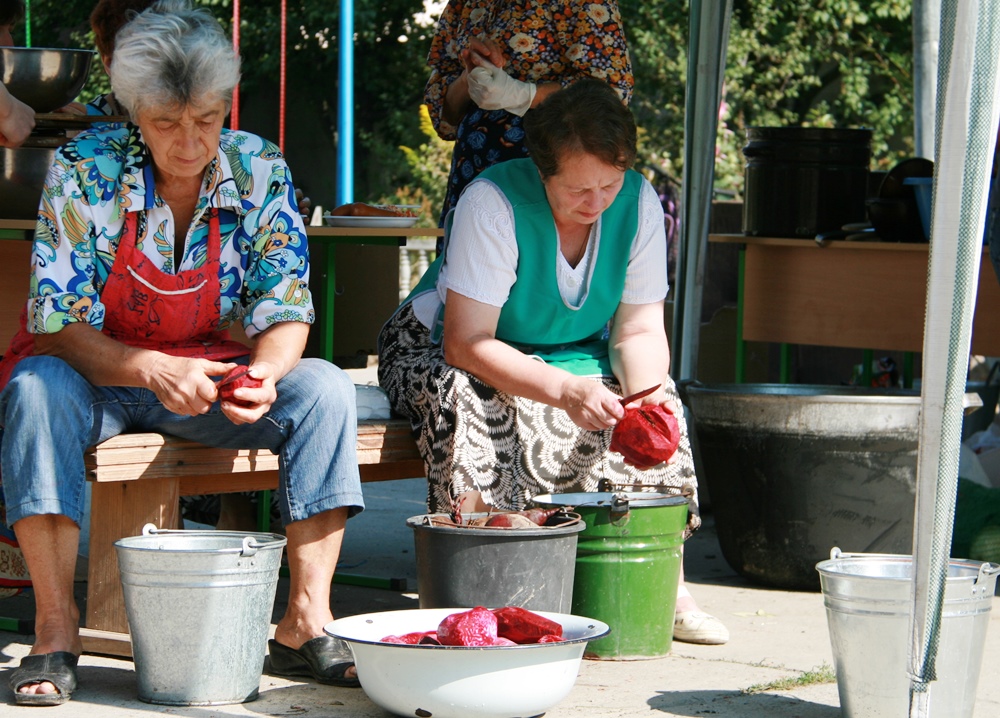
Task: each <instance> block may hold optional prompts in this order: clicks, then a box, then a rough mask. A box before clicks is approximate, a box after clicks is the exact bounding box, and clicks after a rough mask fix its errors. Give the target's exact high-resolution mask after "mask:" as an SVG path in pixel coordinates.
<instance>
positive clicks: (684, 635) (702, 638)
mask: <svg viewBox="0 0 1000 718" xmlns="http://www.w3.org/2000/svg"><path fill="white" fill-rule="evenodd" d="M674 639H675V640H677V641H684V642H685V643H703V644H707V645H718V644H720V643H726V642H727V641H728V640H729V630H728V629H727V628H726V627H725V626H723V625H722V621H720V620H719V619H718V618H716V617H715V616H711V615H709V614H707V613H702V612H701V611H681V612H680V613H677V614H676V615H675V616H674Z"/></svg>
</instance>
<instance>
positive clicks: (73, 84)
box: [0, 47, 94, 113]
mask: <svg viewBox="0 0 1000 718" xmlns="http://www.w3.org/2000/svg"><path fill="white" fill-rule="evenodd" d="M93 57H94V52H93V51H92V50H66V49H60V48H47V47H0V80H2V81H3V84H4V86H5V87H6V88H7V90H8V91H9V92H10V94H12V95H13V96H14V97H16V98H17V99H19V100H20V101H21V102H23V103H25V104H26V105H28V106H30V107H31V109H33V110H34V111H35V112H38V113H45V112H52V111H53V110H57V109H59V108H60V107H62V106H63V105H66V104H68V103H70V102H72V101H73V100H75V99H76V96H77V95H78V94H80V90H81V89H83V85H84V83H86V82H87V73H88V72H89V71H90V62H91V60H92V59H93Z"/></svg>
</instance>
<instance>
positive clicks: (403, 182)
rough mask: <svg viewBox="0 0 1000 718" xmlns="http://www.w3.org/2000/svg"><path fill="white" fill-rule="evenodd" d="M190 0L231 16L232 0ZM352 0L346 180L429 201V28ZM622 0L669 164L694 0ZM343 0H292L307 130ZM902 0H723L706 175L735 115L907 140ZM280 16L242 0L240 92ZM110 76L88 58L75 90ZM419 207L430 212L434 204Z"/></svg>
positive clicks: (42, 10)
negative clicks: (720, 63)
mask: <svg viewBox="0 0 1000 718" xmlns="http://www.w3.org/2000/svg"><path fill="white" fill-rule="evenodd" d="M196 4H199V5H202V6H205V7H208V8H209V9H210V10H211V11H212V12H213V13H214V14H216V16H217V17H219V19H220V21H222V23H223V24H224V25H225V26H226V27H227V28H228V29H231V25H232V12H233V4H232V0H198V2H197V3H196ZM354 6H355V37H356V39H355V43H354V78H355V130H356V138H355V142H356V146H355V157H356V158H358V161H357V162H356V165H357V168H356V177H355V184H356V194H357V196H359V197H380V196H381V197H386V196H396V197H408V198H409V200H411V201H408V202H406V203H424V202H426V203H429V204H431V205H434V204H436V203H439V201H440V200H439V199H438V198H439V197H440V196H442V192H441V186H442V184H443V182H444V177H445V176H446V173H447V170H448V162H449V154H450V153H449V150H448V146H447V145H446V144H445V143H440V142H439V141H438V140H437V137H436V136H431V135H429V134H428V133H427V132H425V131H422V130H421V114H420V105H421V102H422V99H423V88H424V84H425V83H426V79H427V75H428V69H427V67H426V57H427V51H428V48H429V46H430V39H431V35H432V33H433V31H434V28H433V26H431V27H426V28H422V27H418V26H416V24H415V22H414V15H415V14H416V13H417V12H420V11H421V10H422V9H423V2H422V0H355V3H354ZM620 6H621V12H622V18H623V24H624V26H625V31H626V36H627V38H628V42H629V46H630V49H631V55H632V62H633V66H634V70H635V76H636V90H635V95H634V98H633V102H632V109H633V111H634V113H635V115H636V120H637V122H638V124H639V126H640V128H641V133H640V162H641V163H642V164H646V165H652V166H654V167H656V168H658V169H660V170H663V171H665V172H667V173H668V174H669V175H670V176H672V177H673V178H675V179H679V178H680V177H681V174H682V171H683V146H684V106H685V82H686V73H687V45H688V43H687V34H688V13H689V3H688V2H686V1H685V0H658V1H656V2H649V1H647V0H620ZM92 7H93V0H32V3H31V11H32V35H33V44H34V45H35V46H38V47H44V46H50V47H92V46H93V38H92V36H91V35H90V31H89V24H88V22H87V18H88V15H89V13H90V10H91V9H92ZM339 8H340V4H339V2H323V3H320V2H314V1H312V0H288V4H287V9H288V18H287V62H286V72H287V82H288V89H287V93H288V97H289V98H293V97H294V98H302V97H308V98H310V102H315V103H316V106H318V107H320V108H322V113H323V123H324V133H325V135H326V136H325V137H320V138H317V141H318V142H328V143H330V142H334V141H335V138H336V129H337V128H336V117H337V100H338V98H337V68H338V67H339V61H340V58H339V49H338V40H337V38H338V35H339V21H340V17H339ZM910 15H911V0H780V1H779V0H734V6H733V19H732V25H731V32H730V38H729V50H728V56H727V64H726V74H725V95H724V102H723V105H722V107H720V118H721V120H722V122H720V128H719V137H718V146H717V151H716V186H717V187H718V188H720V189H728V190H734V191H736V192H739V190H740V189H741V188H742V181H743V155H742V152H741V147H742V145H743V144H744V142H745V131H746V128H747V127H750V126H754V125H763V126H767V125H790V126H795V125H801V126H814V127H868V128H871V129H872V130H873V155H874V166H875V167H876V168H879V169H887V168H888V167H891V166H892V165H894V164H895V163H896V162H897V161H898V160H899V159H901V158H903V157H906V156H909V155H910V154H911V153H912V152H913V129H912V128H913V90H912V85H913V79H912V30H911V27H910V23H911V17H910ZM279 30H280V3H278V2H266V3H264V2H254V3H250V2H246V1H244V2H242V3H241V18H240V46H241V54H242V56H243V60H244V65H243V82H242V85H241V93H243V94H244V95H247V96H251V95H253V94H254V93H271V92H274V91H275V89H276V86H277V78H278V77H279V72H280V59H281V43H280V31H279ZM22 37H23V34H22ZM105 91H107V79H106V77H105V75H104V73H103V70H102V69H101V66H100V61H99V60H98V61H95V63H94V66H93V70H92V73H91V79H90V81H89V82H88V85H87V86H86V88H85V89H84V91H83V93H82V96H83V97H85V98H87V99H89V98H90V97H93V96H95V95H97V94H100V93H102V92H105ZM274 112H275V115H277V103H275V110H274ZM400 148H404V149H403V150H402V151H401V150H400ZM405 148H416V149H405ZM290 159H294V158H290ZM418 200H419V201H418ZM438 206H439V204H438ZM427 214H429V215H431V216H436V210H435V211H433V212H430V213H427Z"/></svg>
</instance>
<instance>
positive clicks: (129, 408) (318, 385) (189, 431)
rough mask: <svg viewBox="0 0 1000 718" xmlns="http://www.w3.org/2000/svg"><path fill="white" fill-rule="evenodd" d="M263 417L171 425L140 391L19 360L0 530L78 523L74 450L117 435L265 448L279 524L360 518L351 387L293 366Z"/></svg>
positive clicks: (0, 412)
mask: <svg viewBox="0 0 1000 718" xmlns="http://www.w3.org/2000/svg"><path fill="white" fill-rule="evenodd" d="M277 393H278V398H277V399H276V400H275V402H274V404H273V405H272V406H271V410H270V411H269V412H268V413H267V414H266V415H264V416H263V417H262V418H261V419H260V420H258V421H257V422H255V423H253V424H242V425H236V424H233V423H232V422H231V421H230V420H229V419H228V418H227V417H226V416H225V415H224V414H223V413H222V410H221V408H220V407H219V404H218V403H216V404H215V405H213V406H212V408H211V410H210V411H209V412H208V413H207V414H203V415H200V416H194V417H191V416H181V415H179V414H174V413H172V412H170V411H168V410H167V409H165V408H164V407H163V405H162V404H161V403H160V401H159V400H158V399H157V398H156V395H155V394H154V393H153V392H151V391H149V390H148V389H139V388H133V387H120V386H109V387H101V386H93V385H91V384H90V382H88V381H87V380H86V379H84V378H83V377H82V376H81V375H80V374H78V373H77V372H76V371H75V370H74V369H73V368H72V367H70V366H69V365H68V364H67V363H66V362H64V361H63V360H61V359H56V358H55V357H48V356H37V357H28V358H26V359H23V360H22V361H21V362H20V363H18V365H17V367H16V368H15V370H14V373H13V376H12V377H11V379H10V382H9V383H8V385H7V387H6V388H5V389H4V390H3V392H2V393H0V425H2V429H3V430H2V439H0V452H2V453H0V476H2V477H3V492H4V499H5V502H6V506H7V524H8V525H9V526H13V524H14V523H16V522H17V521H19V520H20V519H22V518H24V517H26V516H33V515H38V514H62V515H65V516H68V517H69V518H70V519H72V520H73V521H75V522H76V523H77V524H80V523H81V521H82V519H83V496H84V485H85V479H86V477H85V470H84V460H83V455H84V451H85V450H86V449H87V448H88V447H90V446H93V445H94V444H97V443H100V442H101V441H104V440H105V439H109V438H111V437H112V436H116V435H118V434H122V433H125V432H143V431H155V432H160V433H164V434H172V435H174V436H178V437H181V438H183V439H190V440H192V441H197V442H199V443H201V444H206V445H208V446H215V447H220V448H234V449H235V448H240V449H270V450H271V451H273V452H274V453H276V454H278V456H279V466H280V471H279V474H280V480H279V484H278V502H279V506H280V510H281V518H282V521H283V522H284V523H286V524H287V523H290V522H292V521H300V520H302V519H307V518H309V517H311V516H314V515H316V514H319V513H322V512H323V511H327V510H330V509H337V508H342V507H348V515H354V514H356V513H359V512H361V511H363V510H364V500H363V498H362V496H361V479H360V476H359V474H358V461H357V404H356V398H355V389H354V384H353V383H352V382H351V380H350V378H349V377H348V376H347V374H345V373H344V372H343V371H342V370H341V369H339V368H338V367H336V366H334V365H333V364H330V363H329V362H325V361H323V360H321V359H303V360H302V361H300V362H299V364H298V365H297V366H296V367H295V368H294V369H293V370H292V371H290V372H289V373H288V374H286V375H285V376H284V377H282V378H281V380H280V381H279V382H278V384H277Z"/></svg>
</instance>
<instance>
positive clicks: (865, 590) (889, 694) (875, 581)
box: [816, 548, 1000, 718]
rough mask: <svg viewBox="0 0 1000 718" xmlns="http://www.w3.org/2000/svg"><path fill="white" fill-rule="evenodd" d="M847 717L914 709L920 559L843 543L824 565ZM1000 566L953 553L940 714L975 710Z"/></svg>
mask: <svg viewBox="0 0 1000 718" xmlns="http://www.w3.org/2000/svg"><path fill="white" fill-rule="evenodd" d="M816 570H817V571H819V575H820V584H821V586H822V589H823V600H824V603H825V604H826V617H827V622H828V625H829V628H830V643H831V646H832V648H833V661H834V664H835V668H836V671H837V688H838V690H839V692H840V708H841V711H843V714H844V718H882V717H884V716H894V717H895V716H906V715H908V714H909V686H910V679H909V675H908V673H907V669H908V659H907V650H908V647H909V644H910V613H911V608H912V603H913V601H912V598H911V595H910V591H911V585H912V580H913V559H912V557H911V556H905V555H898V554H872V553H869V554H865V553H859V554H849V553H841V551H840V549H838V548H835V549H833V551H831V553H830V559H829V560H826V561H821V562H819V563H818V564H817V565H816ZM998 572H1000V566H998V565H997V564H994V563H983V562H981V561H966V560H960V559H953V560H952V561H950V563H949V565H948V578H947V579H946V582H945V594H944V610H943V614H942V619H941V634H940V644H939V647H938V656H937V680H936V681H933V682H932V683H931V684H930V707H931V715H933V716H934V718H971V716H972V711H973V708H974V707H975V703H976V686H977V684H978V682H979V671H980V668H981V667H982V660H983V646H984V644H985V641H986V629H987V627H988V625H989V620H990V608H991V607H992V605H993V591H994V587H995V585H996V581H997V573H998Z"/></svg>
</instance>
